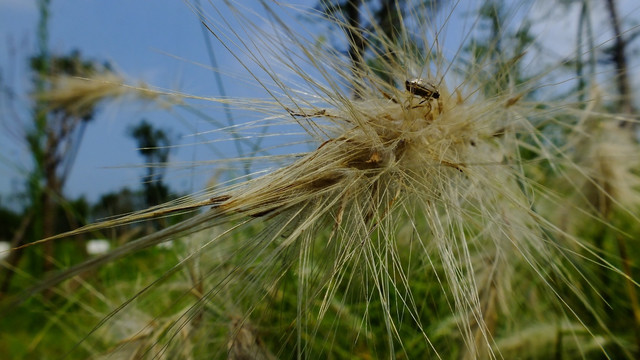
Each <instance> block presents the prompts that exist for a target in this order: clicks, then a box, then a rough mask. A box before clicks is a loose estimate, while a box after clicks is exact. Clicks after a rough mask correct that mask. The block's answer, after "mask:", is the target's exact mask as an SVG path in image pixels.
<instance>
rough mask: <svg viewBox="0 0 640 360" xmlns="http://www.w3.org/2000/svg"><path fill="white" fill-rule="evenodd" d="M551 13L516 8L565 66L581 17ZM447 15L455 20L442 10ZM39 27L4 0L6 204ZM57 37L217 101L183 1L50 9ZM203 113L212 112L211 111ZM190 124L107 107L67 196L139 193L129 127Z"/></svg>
mask: <svg viewBox="0 0 640 360" xmlns="http://www.w3.org/2000/svg"><path fill="white" fill-rule="evenodd" d="M214 1H215V0H214ZM202 2H203V4H204V6H205V9H207V12H206V13H207V15H208V16H211V17H212V18H213V17H218V18H224V19H230V18H231V16H230V15H229V14H225V13H224V12H223V13H222V14H219V15H218V14H215V12H214V11H213V10H212V8H211V6H210V5H209V3H208V1H206V0H203V1H202ZM240 3H244V2H240ZM246 3H248V4H252V3H254V4H255V3H257V2H256V1H249V2H246ZM289 3H291V2H289ZM293 3H295V4H297V5H298V6H300V7H305V6H310V5H314V4H316V3H317V0H300V1H295V2H293ZM471 3H472V2H465V1H461V2H459V3H457V5H455V6H456V9H455V13H457V14H458V16H459V17H458V18H453V19H450V20H449V21H450V23H449V24H448V25H447V26H446V31H445V32H444V33H443V34H442V36H443V37H445V36H446V37H448V39H451V41H452V43H454V44H456V45H453V46H450V47H447V46H446V44H445V50H448V51H450V53H455V51H456V50H457V49H458V48H457V46H458V45H457V44H459V40H460V39H461V38H463V37H464V36H465V35H466V33H465V32H466V31H468V29H469V28H470V27H471V25H472V24H473V21H474V19H473V18H471V19H470V18H469V17H468V15H469V14H472V13H473V5H471ZM452 4H456V3H455V2H453V3H452ZM476 4H477V3H476ZM515 4H516V5H518V4H527V3H526V2H517V3H515ZM537 4H545V2H538V3H537ZM546 4H547V5H546V6H537V5H536V6H533V7H531V8H528V7H527V6H526V5H525V6H522V7H519V6H514V9H516V8H517V9H519V11H523V12H528V15H529V16H532V17H533V18H534V19H535V18H537V20H536V21H535V22H534V23H535V24H536V26H535V27H534V28H535V29H534V30H535V32H536V34H538V36H540V37H541V38H542V39H543V40H544V42H543V43H544V46H545V47H546V48H547V49H548V50H549V52H550V53H555V57H556V59H554V60H553V61H561V59H562V57H563V56H567V55H568V54H569V53H570V51H571V50H570V49H571V48H572V46H573V43H572V41H573V40H572V39H573V29H574V28H575V24H576V21H577V20H576V19H577V17H576V16H574V15H572V13H571V12H568V13H567V12H562V11H556V12H554V8H553V3H551V4H549V2H546ZM619 5H620V9H621V11H620V12H621V15H622V16H623V17H624V18H625V21H627V22H634V21H635V20H634V18H637V14H638V13H639V11H638V10H639V6H640V5H638V3H637V2H636V0H622V1H620V2H619ZM451 6H454V5H451ZM249 7H251V6H249ZM575 10H576V9H574V11H573V13H575ZM596 10H597V9H596ZM600 10H603V9H600ZM550 13H555V14H556V17H555V18H554V17H550V16H549V14H550ZM443 14H448V12H447V11H444V12H443ZM634 14H635V15H634ZM605 15H606V12H604V11H596V14H595V15H594V16H595V20H594V22H595V23H596V25H597V26H601V27H602V26H605V25H607V24H606V16H605ZM442 16H443V18H442V19H438V20H435V21H439V22H442V21H444V18H445V16H444V15H442ZM465 16H467V17H466V18H465ZM461 19H464V20H461ZM514 19H518V18H517V17H516V18H514ZM37 21H38V13H37V9H36V4H35V1H30V0H0V74H1V75H2V86H8V87H10V88H11V89H12V90H14V91H15V92H16V93H17V98H16V99H15V101H13V104H12V105H13V107H14V108H12V109H11V111H8V110H7V107H6V106H7V105H6V104H0V107H2V106H5V109H2V108H0V110H1V111H0V114H1V116H2V119H0V120H1V121H0V126H1V127H0V149H1V153H0V195H1V196H2V197H3V198H4V199H6V198H7V196H8V195H10V194H12V193H16V192H18V191H20V190H22V189H23V183H24V180H23V179H24V177H23V176H24V174H25V172H26V171H28V170H29V165H30V158H29V155H28V152H27V150H26V147H25V145H24V142H23V140H22V136H21V134H20V131H21V130H22V129H24V124H25V123H28V122H29V121H30V114H29V113H28V109H29V107H28V97H27V95H26V94H27V90H28V86H29V77H30V74H29V72H28V69H27V68H26V59H27V58H28V57H29V56H30V55H32V54H33V53H34V52H35V49H36V45H35V44H36V38H35V36H36V35H35V29H36V25H37ZM516 22H517V21H516ZM636 22H637V21H636ZM234 26H236V27H237V29H238V30H239V31H242V30H245V29H244V28H245V27H244V26H243V24H238V23H235V25H234ZM296 26H297V24H296ZM605 28H606V27H605ZM567 29H569V30H567ZM49 30H50V31H49V33H50V40H49V46H50V49H51V51H52V52H53V53H55V54H67V53H69V52H70V51H71V50H72V49H79V50H80V51H81V52H82V54H83V56H85V57H86V58H90V59H94V60H96V61H109V62H111V63H112V64H114V65H115V67H116V69H117V70H118V72H120V73H121V74H123V75H125V76H126V77H127V78H129V79H132V80H134V81H135V80H142V81H145V82H147V83H149V84H151V85H154V86H158V87H161V88H167V89H173V90H178V91H182V92H186V93H190V94H196V95H202V96H218V95H219V89H218V88H217V86H216V83H215V78H214V74H213V72H212V71H211V70H210V69H208V68H206V66H208V65H209V64H210V62H209V57H208V54H207V51H206V46H205V43H204V40H203V35H202V29H201V26H200V23H199V21H198V18H197V16H196V15H195V14H194V13H193V12H192V10H191V9H190V8H189V6H187V5H186V4H185V2H183V1H177V0H154V1H130V0H109V1H98V0H64V1H60V0H52V2H51V19H50V26H49ZM307 31H308V29H307ZM598 36H599V40H600V41H602V40H605V39H608V38H610V37H611V35H610V34H609V33H608V32H607V31H601V32H599V33H598ZM212 40H213V41H212V44H213V45H214V51H215V54H216V57H217V61H218V64H219V66H220V68H221V69H223V71H224V72H225V73H230V74H231V75H230V76H227V77H224V78H223V81H224V85H225V88H226V91H227V94H228V95H230V96H238V97H253V96H255V95H256V90H255V89H256V88H254V87H247V86H246V85H245V84H244V83H243V82H241V81H238V79H239V78H242V77H245V78H246V77H247V76H246V74H243V72H244V70H243V68H242V66H241V65H240V64H239V63H238V61H237V60H236V59H235V58H233V56H231V54H229V52H228V51H227V50H225V49H224V48H223V47H222V46H221V45H220V44H219V43H218V42H217V41H216V40H215V39H212ZM441 40H442V39H441ZM443 41H444V40H443ZM563 52H564V53H563ZM637 63H638V62H637V61H636V62H635V63H633V64H632V72H633V73H634V74H637V73H638V71H637ZM198 64H204V65H205V66H199V65H198ZM635 81H637V77H636V78H635ZM258 95H259V96H262V94H258ZM14 109H15V112H13V110H14ZM203 110H207V111H209V110H210V109H207V107H206V105H205V106H203ZM209 115H211V116H213V117H215V118H217V119H218V120H220V122H226V119H225V117H224V115H223V112H222V111H220V109H218V110H217V111H213V110H210V111H209ZM183 116H185V114H184V113H179V112H167V111H164V110H159V109H157V108H156V107H154V106H153V105H149V104H143V103H139V102H125V101H122V102H117V103H110V104H106V106H104V107H103V108H102V109H101V111H100V112H99V114H98V116H97V117H96V118H95V119H94V121H92V122H91V123H90V124H89V126H88V127H87V129H86V133H85V136H84V138H83V140H82V145H81V148H80V151H79V154H78V158H77V160H76V163H75V165H74V167H73V170H72V173H71V174H70V177H69V179H68V182H67V184H66V186H65V194H66V195H67V196H70V197H77V196H80V195H85V196H87V197H88V198H89V199H92V200H94V199H96V198H97V197H98V196H99V195H100V194H104V193H106V192H108V191H115V190H118V189H120V188H122V187H123V186H129V187H132V188H136V187H138V186H139V181H140V176H142V175H143V173H144V170H143V169H142V168H140V167H136V166H140V165H142V163H143V159H142V158H141V157H140V156H139V155H138V153H137V151H136V144H135V142H134V141H133V140H132V139H130V138H129V137H128V136H127V135H126V130H127V128H128V127H129V126H131V125H134V124H137V123H138V122H139V121H140V120H141V119H142V118H146V119H149V120H150V121H152V122H153V123H154V124H155V125H157V126H158V127H161V128H165V129H170V130H171V134H172V136H173V138H174V140H175V143H176V144H178V145H184V144H189V143H193V142H196V141H197V140H196V139H195V138H193V137H189V136H188V135H189V134H192V133H193V132H196V131H207V130H211V128H210V125H208V124H205V123H203V122H198V121H196V122H190V123H189V124H188V125H187V122H184V121H181V117H183ZM217 146H218V150H220V151H222V152H224V153H225V156H228V157H234V156H235V155H236V154H235V151H234V149H233V146H232V144H230V143H228V144H226V145H225V144H218V145H217ZM216 157H217V155H216V154H215V153H214V152H213V151H212V150H211V148H210V147H207V146H184V147H179V148H178V149H177V151H175V152H173V153H172V158H171V161H172V162H189V161H193V160H210V159H214V158H216ZM169 174H173V175H172V176H171V177H170V178H169V181H170V184H171V187H172V189H174V190H177V191H180V192H194V191H198V190H200V189H201V188H202V187H203V186H204V185H205V183H206V181H207V179H209V178H210V177H211V176H212V175H213V172H212V169H211V168H210V167H208V168H207V167H200V168H195V169H193V170H188V171H186V172H171V171H170V172H169ZM3 202H4V201H3Z"/></svg>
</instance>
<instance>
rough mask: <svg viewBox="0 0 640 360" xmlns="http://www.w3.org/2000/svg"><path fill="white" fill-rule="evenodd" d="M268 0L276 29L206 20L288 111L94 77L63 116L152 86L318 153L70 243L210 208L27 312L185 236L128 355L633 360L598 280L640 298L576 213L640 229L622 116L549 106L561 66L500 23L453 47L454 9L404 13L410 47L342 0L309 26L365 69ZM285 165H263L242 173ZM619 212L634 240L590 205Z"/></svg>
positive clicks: (133, 305) (81, 268)
mask: <svg viewBox="0 0 640 360" xmlns="http://www.w3.org/2000/svg"><path fill="white" fill-rule="evenodd" d="M258 3H259V4H260V5H261V6H263V8H264V9H263V10H264V14H266V15H265V16H266V17H267V18H268V19H269V20H268V21H265V19H263V18H261V17H260V16H259V15H257V14H256V13H254V11H253V10H251V9H250V8H245V7H243V5H242V4H240V3H239V2H238V3H236V2H230V1H225V4H226V6H227V7H226V8H224V9H221V8H218V6H221V5H217V4H214V5H213V8H204V9H201V8H200V7H199V6H196V5H195V4H192V6H193V8H194V12H195V13H196V14H198V15H199V16H201V17H202V18H201V20H202V21H203V24H204V26H205V28H206V29H207V31H208V32H209V34H210V35H211V36H212V37H214V38H216V39H218V40H219V41H220V43H221V44H222V45H223V46H224V47H226V48H227V49H228V50H229V51H230V53H231V54H232V55H233V56H234V57H235V58H236V60H237V61H238V63H239V64H240V65H241V66H242V67H243V68H244V69H245V70H246V72H247V74H246V76H248V77H249V78H250V79H249V80H247V82H248V83H252V84H253V85H254V86H256V87H257V89H259V91H261V92H262V93H263V94H265V96H266V97H267V98H266V99H265V98H256V99H234V98H205V97H198V96H193V95H187V94H170V93H168V92H161V91H154V90H150V89H147V88H146V87H139V88H135V87H121V86H115V85H114V84H116V83H117V84H120V83H122V81H120V80H118V81H115V80H113V81H109V82H100V81H95V80H94V81H90V82H87V83H82V84H84V85H90V84H93V85H92V87H91V89H86V88H84V87H82V90H81V91H80V90H78V89H80V87H81V86H80V85H79V84H76V83H75V82H76V81H80V80H74V79H65V80H64V81H65V82H66V85H64V86H62V85H61V86H60V89H59V91H57V92H55V93H51V94H48V95H46V96H47V100H48V101H49V102H50V103H52V104H57V105H55V106H58V107H61V108H62V107H64V108H65V109H69V110H68V111H81V110H82V108H83V107H85V106H87V104H91V103H92V102H93V101H97V99H101V98H104V97H105V96H114V95H115V94H117V93H118V92H121V91H132V89H134V90H135V89H137V90H144V91H143V93H145V94H148V95H147V96H148V97H149V98H156V96H157V97H163V96H169V97H170V98H179V99H180V104H181V106H187V103H188V102H194V103H195V102H196V101H209V102H210V103H217V104H222V105H224V106H231V107H232V108H234V109H241V110H244V111H247V112H251V114H253V116H254V117H255V121H250V122H248V123H246V124H237V125H234V126H231V128H232V133H233V136H234V137H236V136H237V135H238V134H242V132H246V133H247V134H254V135H255V134H257V133H259V134H261V135H259V136H264V137H267V136H268V134H269V132H270V131H282V134H283V135H286V134H287V133H288V131H289V129H292V128H296V129H297V130H296V131H300V129H301V131H302V132H303V133H304V134H305V135H306V136H307V137H308V138H309V139H311V143H313V145H312V147H311V148H310V150H309V151H308V152H304V153H299V152H297V153H295V154H293V155H291V156H290V157H289V158H288V160H289V161H288V162H285V163H282V162H280V164H281V165H280V166H278V167H276V168H271V169H270V171H265V172H256V173H255V174H252V176H245V177H240V178H239V179H238V180H237V181H230V182H226V183H222V184H219V185H218V186H215V187H213V188H211V189H208V190H206V191H203V192H201V193H198V194H194V195H192V196H189V197H184V198H180V199H177V200H174V201H172V202H170V203H167V204H164V205H162V206H158V207H154V208H151V209H148V210H145V211H142V212H138V213H134V214H130V215H127V216H123V217H121V218H118V219H112V220H108V221H105V222H103V223H98V224H93V225H88V226H86V227H84V228H81V229H79V230H77V231H73V232H71V233H67V234H61V235H59V236H56V237H54V238H62V237H68V236H71V235H74V234H78V233H81V232H88V231H92V232H93V231H97V230H100V229H104V228H107V227H112V226H119V225H123V224H131V223H135V222H139V221H142V220H149V219H154V218H159V217H164V216H168V215H171V214H175V213H189V212H190V213H191V214H192V216H190V217H189V218H188V219H187V220H185V221H183V222H181V223H179V224H176V225H174V226H171V227H167V228H164V229H161V230H159V231H156V232H153V233H151V234H149V235H146V236H144V237H142V238H140V239H138V240H135V241H132V242H128V243H126V244H124V245H122V246H120V247H119V248H116V249H114V250H112V251H110V252H109V253H107V254H104V255H98V256H96V257H95V258H92V259H91V260H89V261H88V262H87V263H84V264H80V265H76V266H74V267H71V268H69V269H67V270H63V272H62V273H60V274H58V275H56V276H55V277H53V278H51V279H49V280H48V281H46V282H45V283H44V284H42V285H40V286H38V287H36V288H33V289H32V290H31V291H29V292H27V293H26V295H24V296H23V297H25V296H30V295H32V294H34V293H36V292H38V291H40V290H42V289H44V288H46V287H50V286H53V285H55V284H57V283H58V282H61V281H63V280H65V279H68V278H70V277H72V276H74V275H77V274H81V273H83V272H85V271H87V270H89V269H94V268H97V267H99V266H104V265H107V267H108V264H111V263H116V264H117V263H118V262H117V261H118V259H121V258H125V257H130V256H133V254H134V253H136V252H138V251H140V250H142V249H145V248H151V247H152V245H157V244H161V243H166V242H169V241H171V242H172V244H173V246H172V248H171V251H174V252H175V254H176V258H175V259H171V260H170V261H169V263H167V264H166V266H165V267H163V269H162V272H161V275H158V276H157V277H156V278H152V279H151V280H149V279H148V278H144V276H143V275H144V274H141V275H140V279H146V280H149V282H145V284H148V285H140V284H138V285H139V286H138V288H137V290H135V291H133V292H128V297H127V298H126V299H125V300H123V305H121V306H116V307H115V308H116V310H115V311H113V312H111V313H109V315H107V316H105V317H104V318H103V319H102V320H101V321H100V324H99V325H98V326H97V327H96V328H97V329H102V328H106V327H109V326H117V325H118V324H119V322H120V320H121V316H122V315H121V314H126V312H127V311H133V310H132V309H136V310H135V311H145V310H144V309H147V310H148V311H149V314H152V315H150V318H151V319H153V320H149V323H148V324H147V325H146V326H144V329H146V330H143V329H138V331H140V332H139V333H138V334H141V336H140V337H135V336H134V334H135V330H131V329H130V330H127V331H125V332H123V334H121V336H120V340H119V341H121V343H120V345H114V346H117V347H118V349H122V348H125V347H126V348H132V349H134V350H135V351H134V353H135V356H137V357H149V358H154V357H155V356H169V355H167V354H178V353H180V354H181V355H183V356H185V358H190V357H198V356H203V354H206V355H204V356H206V357H209V356H211V354H213V356H217V357H220V358H224V357H228V358H237V359H240V358H264V359H270V358H289V357H294V356H295V357H298V358H325V357H326V358H366V359H370V358H396V357H397V358H441V359H445V358H447V359H460V358H465V359H484V358H488V359H498V358H516V357H531V358H548V357H551V356H555V357H556V358H560V357H563V356H565V355H567V354H568V351H572V352H574V351H575V352H576V353H577V352H581V355H579V356H582V357H585V358H587V357H591V356H594V355H593V354H599V355H597V356H600V355H601V354H605V356H608V352H607V351H608V350H609V349H610V348H611V349H615V350H612V351H614V352H615V354H620V356H627V357H631V356H632V354H633V352H634V351H636V350H633V349H631V350H629V348H627V347H626V346H625V344H626V343H627V342H628V341H630V340H629V336H627V335H628V334H621V333H619V332H617V330H616V329H611V328H610V323H608V322H607V319H605V318H604V316H605V314H606V310H604V309H605V308H606V306H607V305H608V304H609V303H610V301H609V300H610V299H607V298H606V296H604V295H603V296H601V294H600V291H599V290H600V288H599V287H600V286H602V284H599V283H598V281H600V280H603V279H604V278H600V279H598V280H596V277H591V275H592V274H602V271H606V273H605V274H606V275H605V277H606V278H616V279H620V280H616V281H618V282H619V283H623V282H624V281H628V284H630V286H631V289H635V288H636V287H637V283H636V282H635V281H634V280H633V277H632V276H631V275H629V274H628V273H626V272H625V271H624V269H623V267H622V266H621V265H620V262H619V261H618V262H616V261H614V260H612V257H611V256H609V255H610V254H609V253H608V252H607V251H609V250H607V248H606V247H600V248H598V245H597V241H593V239H592V238H588V237H585V233H584V232H582V231H580V229H578V227H579V226H577V225H575V224H577V222H575V221H574V220H575V219H573V218H571V217H573V214H576V218H577V217H578V216H580V217H582V216H587V217H588V218H590V219H596V220H597V221H598V222H599V223H601V224H602V225H603V228H607V229H608V230H607V231H609V233H607V234H608V235H607V236H610V237H618V238H619V239H628V238H631V237H633V236H632V234H634V232H635V234H637V231H638V229H640V226H639V225H640V221H638V218H637V216H635V213H634V211H635V210H632V209H635V207H636V206H637V204H638V202H637V201H638V200H637V199H638V191H639V188H638V182H637V171H638V168H637V161H638V152H637V150H638V149H637V141H636V139H634V138H633V137H632V136H630V135H629V132H627V131H625V130H624V129H620V128H617V127H616V124H617V123H618V121H617V117H616V115H613V114H611V113H609V112H607V111H605V110H604V109H594V108H593V107H592V106H585V105H589V103H588V102H577V103H576V102H572V101H566V100H565V99H562V98H560V97H555V98H554V99H552V100H547V99H544V98H543V97H542V96H541V95H540V91H541V90H540V89H543V88H544V87H550V86H551V85H552V84H549V83H548V81H549V80H548V77H549V76H551V75H550V73H551V72H552V71H554V70H547V69H546V68H545V69H539V72H540V74H537V73H525V69H528V67H533V63H535V60H531V59H530V58H529V57H528V56H527V52H528V51H531V52H533V51H534V50H535V49H534V48H535V46H534V45H532V43H525V44H520V43H519V44H520V45H522V46H521V47H520V48H518V47H517V46H515V45H514V46H515V48H516V50H514V53H510V51H507V50H504V51H503V50H502V49H501V46H506V45H505V42H507V41H511V42H515V41H516V40H518V39H519V40H522V39H523V38H522V37H520V38H518V37H517V36H515V35H514V36H511V37H510V36H508V34H507V31H508V29H507V28H504V29H494V30H495V34H494V35H495V36H498V37H501V38H500V40H499V39H497V38H496V39H489V40H487V41H486V42H485V43H484V44H480V43H478V42H477V41H476V40H474V41H469V42H465V43H464V44H462V45H458V46H459V48H458V49H455V48H454V49H447V48H445V47H444V43H443V40H444V34H443V29H445V28H446V26H447V21H449V20H443V22H442V23H441V24H438V21H440V20H439V19H440V15H438V14H440V13H439V12H438V11H437V9H436V6H435V5H433V7H431V6H430V5H424V3H422V2H421V3H419V4H414V5H415V6H414V5H412V6H411V7H409V8H407V10H406V11H400V10H399V8H400V7H401V3H394V4H395V5H393V6H392V7H395V8H398V9H396V10H390V11H392V12H393V13H394V14H396V15H398V16H399V19H398V21H399V22H398V23H397V24H396V25H394V26H395V27H393V31H385V29H383V28H381V26H382V24H380V25H377V24H378V23H376V22H375V21H373V19H374V13H375V12H374V10H375V7H373V8H372V7H370V6H371V4H368V2H367V3H366V4H363V5H362V6H361V7H360V8H358V9H359V10H357V12H358V15H359V16H361V17H362V19H366V20H367V23H368V24H369V26H361V25H359V24H357V23H354V22H350V21H349V19H346V18H345V16H346V15H344V13H340V12H338V9H337V8H336V7H331V3H329V2H321V4H322V6H325V7H327V9H328V10H327V11H326V12H324V13H323V14H324V15H319V13H317V12H316V11H315V10H308V11H306V12H303V14H304V15H305V16H308V17H312V18H314V16H315V20H316V21H321V19H322V21H326V20H327V18H328V19H329V21H330V22H331V23H332V24H334V25H337V27H338V28H339V29H340V31H343V32H344V33H346V34H347V35H348V36H347V38H348V41H347V42H346V44H344V45H346V47H347V48H349V49H351V51H350V52H349V56H346V55H345V54H343V53H340V52H338V51H335V50H332V49H331V47H329V46H327V44H326V43H323V42H322V41H321V40H322V39H318V38H317V37H313V36H311V35H309V34H306V33H305V32H304V27H300V28H298V27H296V25H294V24H292V23H291V21H294V20H292V19H293V17H286V18H285V17H284V16H285V15H284V13H285V12H286V11H288V10H291V8H293V5H291V6H288V5H285V4H280V3H278V2H273V3H272V2H263V1H260V2H258ZM349 3H350V2H349ZM426 3H429V2H426ZM436 3H437V4H440V2H434V4H436ZM454 3H455V4H454V5H452V6H447V5H442V6H443V8H442V9H440V11H444V12H445V13H447V14H448V16H449V17H451V16H453V14H454V13H455V12H456V11H458V10H457V9H456V6H462V5H461V4H462V2H454ZM421 4H422V5H421ZM444 4H446V3H444ZM504 8H505V9H507V8H510V7H508V6H507V5H505V7H504ZM332 9H333V11H331V10H332ZM205 14H210V15H205ZM223 14H224V15H223ZM426 14H430V15H429V16H427V15H426ZM482 14H484V13H482ZM253 15H255V17H254V16H253ZM481 16H489V15H486V14H485V15H481ZM481 16H479V17H478V18H477V19H476V20H477V21H476V22H473V23H474V26H479V25H477V22H479V21H481V20H482V17H481ZM494 16H495V17H496V19H497V18H498V17H499V16H502V15H500V14H494ZM445 18H447V19H448V17H445ZM298 21H300V20H298ZM238 24H242V26H237V25H238ZM465 24H466V23H465ZM467 25H468V24H467ZM520 30H522V31H524V30H523V29H520ZM473 31H474V30H468V33H469V36H473V34H474V33H473ZM521 35H522V34H521ZM503 38H504V39H503ZM519 40H518V41H519ZM531 41H535V40H531ZM516 45H517V44H516ZM358 49H359V50H358ZM592 51H595V49H593V50H592ZM451 52H453V56H451V55H450V53H451ZM74 84H75V85H74ZM563 90H564V89H563ZM591 105H593V104H591ZM190 106H196V105H195V104H192V105H190ZM262 127H268V128H267V129H265V131H264V132H256V131H258V130H262V129H261V128H262ZM256 129H258V130H256ZM271 129H284V130H271ZM227 130H228V129H227ZM237 138H238V139H239V138H242V137H241V136H237ZM622 139H624V141H622ZM238 141H241V140H238ZM281 158H282V157H277V156H273V157H268V156H267V157H262V155H257V154H256V156H255V158H252V157H247V158H244V159H241V164H243V165H244V164H253V166H256V165H255V163H256V162H261V161H265V159H266V160H269V159H272V160H273V163H274V164H275V163H276V160H280V159H281ZM247 166H248V167H250V166H249V165H247ZM569 190H571V191H569ZM602 199H607V200H606V204H610V205H611V206H613V204H615V206H616V207H618V209H620V211H621V212H622V213H625V214H626V216H627V217H628V218H629V219H630V220H629V221H628V223H626V224H625V226H622V225H619V226H618V225H616V226H613V225H611V226H609V225H610V221H609V220H610V219H609V217H610V216H612V215H610V212H608V211H600V212H597V211H596V212H590V211H589V210H585V206H590V207H593V208H600V207H601V206H603V205H602V204H603V202H602ZM585 204H588V205H585ZM607 206H609V205H607ZM558 209H562V211H558ZM568 218H571V219H568ZM569 223H571V224H572V225H571V226H569V225H568V224H569ZM54 238H52V239H54ZM52 239H45V241H52ZM601 245H602V244H601ZM156 250H158V249H157V248H156ZM594 264H595V265H594ZM603 269H604V270H603ZM123 281H124V280H123ZM603 281H604V280H603ZM622 287H623V286H621V288H622ZM162 289H167V291H166V292H164V293H163V291H162ZM105 291H108V290H105ZM128 291H130V289H129V290H128ZM105 296H107V295H105ZM148 299H152V300H153V299H162V300H158V302H159V303H162V305H163V306H161V307H160V306H158V305H159V304H149V302H150V301H149V300H148ZM151 302H153V301H151ZM596 303H597V304H596ZM601 305H602V306H601ZM145 306H146V307H145ZM624 306H626V305H624ZM239 314H241V315H239ZM230 319H231V320H230ZM638 325H640V324H638ZM94 330H95V329H94ZM94 332H95V331H92V332H91V334H90V335H89V336H87V337H86V338H85V339H84V340H82V341H81V343H83V344H84V343H86V342H89V341H93V340H92V336H91V335H93V333H94ZM95 333H96V334H97V332H95ZM536 334H537V335H536ZM539 334H543V335H544V336H542V335H539ZM116 337H117V336H116ZM143 337H144V339H142V338H143ZM532 337H535V339H533V338H532ZM132 339H134V340H135V341H136V343H135V346H138V345H140V347H132V346H134V345H132V344H133V342H132V341H133V340H132ZM117 342H118V341H116V343H117ZM175 342H178V343H179V344H188V349H189V350H188V351H189V352H190V353H189V354H187V353H186V352H185V350H184V349H183V350H180V349H179V347H177V346H175V345H171V344H172V343H173V344H176V343H175ZM185 348H187V347H185ZM110 351H115V350H114V349H113V348H111V350H110ZM105 353H109V352H108V351H105ZM573 354H575V353H573Z"/></svg>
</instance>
